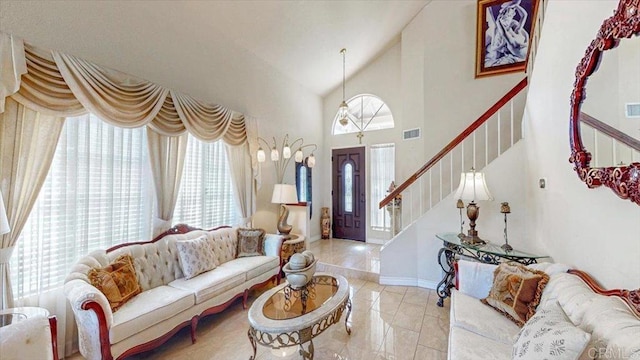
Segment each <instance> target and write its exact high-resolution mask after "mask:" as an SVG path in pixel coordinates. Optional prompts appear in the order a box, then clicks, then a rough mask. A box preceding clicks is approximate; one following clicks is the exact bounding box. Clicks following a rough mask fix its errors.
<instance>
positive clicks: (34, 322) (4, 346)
mask: <svg viewBox="0 0 640 360" xmlns="http://www.w3.org/2000/svg"><path fill="white" fill-rule="evenodd" d="M0 359H2V360H24V359H41V360H44V359H53V346H52V344H51V326H50V324H49V319H48V318H47V317H45V316H35V317H31V318H28V319H24V320H21V321H18V322H15V323H12V324H8V325H6V326H2V327H0Z"/></svg>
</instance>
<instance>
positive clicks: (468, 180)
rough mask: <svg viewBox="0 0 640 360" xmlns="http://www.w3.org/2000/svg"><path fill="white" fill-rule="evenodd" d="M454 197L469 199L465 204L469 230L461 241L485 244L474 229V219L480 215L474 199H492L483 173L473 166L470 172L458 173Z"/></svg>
mask: <svg viewBox="0 0 640 360" xmlns="http://www.w3.org/2000/svg"><path fill="white" fill-rule="evenodd" d="M454 198H455V199H461V200H470V202H469V204H468V205H467V217H468V218H469V231H468V232H467V235H466V236H465V237H464V238H462V241H463V242H465V243H467V244H472V245H474V244H485V241H484V240H482V239H480V238H479V237H478V231H476V220H477V219H478V215H480V207H479V206H478V205H477V204H476V201H482V200H493V197H492V196H491V193H490V192H489V189H488V188H487V182H486V180H485V178H484V174H483V173H480V172H476V171H475V170H474V169H473V168H472V169H471V172H468V173H462V174H460V185H459V186H458V191H456V193H455V195H454Z"/></svg>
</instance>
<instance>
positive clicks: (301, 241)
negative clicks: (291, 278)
mask: <svg viewBox="0 0 640 360" xmlns="http://www.w3.org/2000/svg"><path fill="white" fill-rule="evenodd" d="M306 249H307V246H306V243H305V238H304V236H302V235H297V234H291V235H289V238H288V239H287V238H285V239H284V241H283V242H282V249H281V250H280V269H282V267H283V266H285V265H286V264H287V263H288V262H289V259H291V255H293V254H296V253H301V252H303V251H305V250H306ZM280 276H281V277H282V278H283V279H284V272H282V270H281V271H280Z"/></svg>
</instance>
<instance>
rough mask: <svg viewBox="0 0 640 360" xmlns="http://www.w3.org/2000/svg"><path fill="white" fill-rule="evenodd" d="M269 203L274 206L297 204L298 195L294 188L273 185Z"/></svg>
mask: <svg viewBox="0 0 640 360" xmlns="http://www.w3.org/2000/svg"><path fill="white" fill-rule="evenodd" d="M271 202H272V203H274V204H297V203H298V194H297V192H296V187H295V186H293V185H289V184H275V185H274V186H273V196H272V197H271Z"/></svg>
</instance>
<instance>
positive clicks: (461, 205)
mask: <svg viewBox="0 0 640 360" xmlns="http://www.w3.org/2000/svg"><path fill="white" fill-rule="evenodd" d="M456 207H457V208H458V210H460V233H459V234H458V237H459V238H460V239H463V238H464V232H463V228H464V220H462V209H464V202H462V199H458V202H456Z"/></svg>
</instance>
